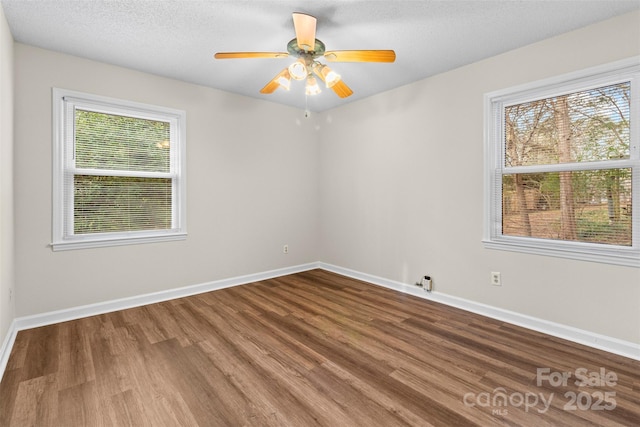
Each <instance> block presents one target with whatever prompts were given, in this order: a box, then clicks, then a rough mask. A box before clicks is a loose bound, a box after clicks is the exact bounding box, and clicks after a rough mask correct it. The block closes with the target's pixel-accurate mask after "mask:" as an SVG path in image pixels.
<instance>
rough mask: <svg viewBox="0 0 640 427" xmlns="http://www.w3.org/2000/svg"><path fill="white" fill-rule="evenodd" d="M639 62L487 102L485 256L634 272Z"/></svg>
mask: <svg viewBox="0 0 640 427" xmlns="http://www.w3.org/2000/svg"><path fill="white" fill-rule="evenodd" d="M638 85H640V61H639V58H632V59H630V60H625V61H620V62H617V63H614V64H609V65H606V66H601V67H597V68H594V69H591V70H587V71H583V72H580V73H573V74H571V75H568V76H563V77H560V78H555V79H550V80H546V81H543V82H538V83H534V84H529V85H525V86H521V87H517V88H511V89H506V90H502V91H498V92H493V93H489V94H487V95H485V166H486V174H485V175H486V181H485V193H486V194H485V200H486V202H487V205H486V209H485V231H484V244H485V247H488V248H491V249H502V250H513V251H520V252H528V253H535V254H541V255H551V256H560V257H567V258H574V259H581V260H589V261H598V262H605V263H611V264H618V265H627V266H636V267H640V230H639V227H640V206H639V205H640V142H639V139H640V137H639V133H640V126H639V122H640V87H639V86H638Z"/></svg>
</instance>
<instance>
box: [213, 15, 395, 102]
mask: <svg viewBox="0 0 640 427" xmlns="http://www.w3.org/2000/svg"><path fill="white" fill-rule="evenodd" d="M316 22H317V20H316V18H315V17H313V16H311V15H308V14H306V13H297V12H296V13H293V27H294V29H295V33H296V38H294V39H293V40H291V41H290V42H289V43H288V44H287V52H218V53H216V54H215V58H216V59H235V58H287V57H289V56H293V57H295V58H298V59H297V60H296V61H295V62H294V63H292V64H291V65H289V66H288V67H287V68H285V69H284V70H282V71H280V72H279V73H278V74H277V75H276V76H275V77H274V78H273V79H271V81H269V82H268V83H267V84H266V85H265V86H264V87H263V88H262V89H261V90H260V93H263V94H270V93H273V92H275V90H276V89H278V88H279V87H281V88H283V89H285V90H289V89H290V87H291V79H294V80H305V79H306V86H305V94H306V95H317V94H319V93H320V92H321V90H320V87H319V86H318V83H317V81H316V78H315V77H314V74H315V76H317V77H319V78H320V80H322V81H323V82H324V83H325V85H326V87H327V88H330V89H332V90H333V91H334V92H335V94H336V95H338V96H339V97H340V98H346V97H348V96H351V95H352V94H353V90H351V88H350V87H349V86H347V85H346V84H345V83H344V82H343V81H342V78H341V77H340V75H339V74H338V73H336V72H335V71H333V70H332V69H331V68H329V67H328V66H327V65H325V64H323V63H321V62H320V61H318V60H317V59H318V58H320V57H323V58H325V59H326V60H327V61H332V62H394V61H395V59H396V54H395V52H394V51H393V50H336V51H330V52H327V51H326V50H325V45H324V43H323V42H322V41H320V40H318V39H316Z"/></svg>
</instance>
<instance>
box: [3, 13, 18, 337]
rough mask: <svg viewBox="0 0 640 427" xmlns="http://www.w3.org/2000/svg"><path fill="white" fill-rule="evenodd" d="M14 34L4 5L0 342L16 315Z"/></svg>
mask: <svg viewBox="0 0 640 427" xmlns="http://www.w3.org/2000/svg"><path fill="white" fill-rule="evenodd" d="M13 249H14V247H13V37H12V36H11V33H10V31H9V26H8V25H7V21H6V19H5V17H4V11H3V10H2V6H1V5H0V345H1V343H2V342H3V341H4V339H5V336H6V334H7V331H8V330H9V326H10V325H11V322H12V321H13V317H14V306H15V304H14V301H15V299H14V298H9V293H10V292H11V291H12V290H13V286H14V273H13V272H14V268H13Z"/></svg>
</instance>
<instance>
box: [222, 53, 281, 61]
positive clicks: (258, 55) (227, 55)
mask: <svg viewBox="0 0 640 427" xmlns="http://www.w3.org/2000/svg"><path fill="white" fill-rule="evenodd" d="M287 56H289V54H288V53H287V52H218V53H216V54H215V55H214V58H216V59H238V58H286V57H287Z"/></svg>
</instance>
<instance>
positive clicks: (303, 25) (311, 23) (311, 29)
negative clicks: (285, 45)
mask: <svg viewBox="0 0 640 427" xmlns="http://www.w3.org/2000/svg"><path fill="white" fill-rule="evenodd" d="M316 21H317V20H316V18H314V17H313V16H311V15H307V14H306V13H297V12H295V13H294V14H293V28H294V29H295V30H296V40H298V47H299V48H300V49H302V50H304V51H305V52H313V50H314V49H315V48H316Z"/></svg>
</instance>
